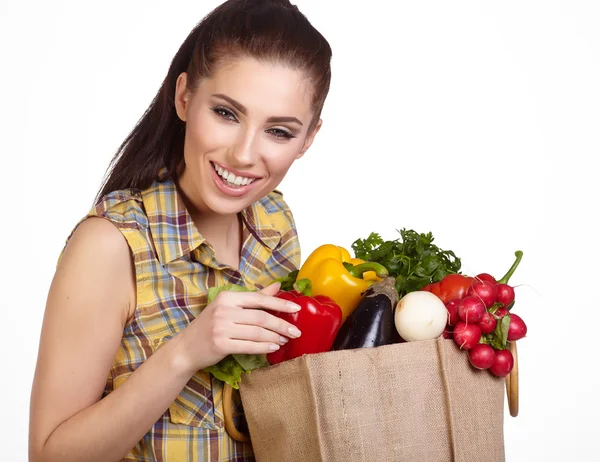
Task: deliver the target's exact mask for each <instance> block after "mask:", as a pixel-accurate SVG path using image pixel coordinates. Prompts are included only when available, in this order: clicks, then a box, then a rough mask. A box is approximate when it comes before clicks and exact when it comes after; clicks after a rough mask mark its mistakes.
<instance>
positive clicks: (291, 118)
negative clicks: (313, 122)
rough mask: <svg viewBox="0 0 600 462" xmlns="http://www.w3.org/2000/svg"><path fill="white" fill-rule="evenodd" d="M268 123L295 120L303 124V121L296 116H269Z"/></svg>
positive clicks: (294, 121)
mask: <svg viewBox="0 0 600 462" xmlns="http://www.w3.org/2000/svg"><path fill="white" fill-rule="evenodd" d="M267 122H268V123H285V122H293V123H297V124H299V125H302V122H300V121H299V120H298V119H297V118H296V117H269V118H268V119H267Z"/></svg>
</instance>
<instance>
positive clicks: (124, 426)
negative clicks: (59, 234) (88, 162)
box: [30, 218, 193, 462]
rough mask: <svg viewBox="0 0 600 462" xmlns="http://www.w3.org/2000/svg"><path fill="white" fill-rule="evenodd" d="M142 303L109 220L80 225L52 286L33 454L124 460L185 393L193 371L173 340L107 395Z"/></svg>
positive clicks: (35, 399) (36, 386)
mask: <svg viewBox="0 0 600 462" xmlns="http://www.w3.org/2000/svg"><path fill="white" fill-rule="evenodd" d="M134 307H135V277H134V269H133V265H132V259H131V254H130V251H129V247H128V245H127V243H126V241H125V239H124V238H123V236H122V235H121V233H120V232H119V231H118V230H117V229H116V228H115V227H114V226H113V225H112V224H111V223H109V222H108V221H106V220H104V219H100V218H91V219H89V220H86V221H85V222H84V223H82V224H81V225H80V226H79V228H78V229H77V230H76V232H75V233H74V235H73V237H72V238H71V240H70V241H69V244H68V245H67V248H66V250H65V253H64V256H63V259H62V260H61V263H60V265H59V267H58V269H57V272H56V275H55V277H54V280H53V282H52V286H51V289H50V293H49V297H48V302H47V307H46V313H45V317H44V323H43V328H42V336H41V340H40V350H39V356H38V363H37V368H36V373H35V379H34V383H33V389H32V396H31V419H30V460H32V461H40V462H41V461H61V462H68V461H71V460H73V461H81V460H86V461H90V462H92V461H103V462H104V461H110V460H120V459H121V458H122V457H123V456H124V455H125V454H126V453H127V452H128V451H129V450H130V449H131V448H133V447H134V446H135V445H136V444H137V443H138V441H139V440H140V439H141V438H142V437H143V436H144V434H145V433H146V432H147V431H148V430H149V429H150V428H151V427H152V425H153V424H154V423H155V422H156V421H157V420H158V419H159V418H160V416H161V415H162V414H163V413H164V412H165V410H166V409H167V408H168V406H169V405H170V404H171V403H172V402H173V401H174V399H175V398H176V396H177V395H178V394H179V393H180V391H181V390H182V388H183V387H184V386H185V384H186V382H187V381H188V380H189V378H190V377H191V375H192V374H193V371H191V370H189V369H187V368H186V364H185V363H184V362H182V361H179V360H178V358H180V357H181V355H180V354H179V350H178V344H180V342H179V339H174V340H173V341H170V342H168V343H167V344H165V346H164V347H163V348H161V349H159V350H158V351H157V352H156V353H155V354H154V355H152V356H151V358H150V359H149V360H148V361H146V363H144V365H142V366H141V367H140V368H139V369H138V370H137V371H136V372H135V373H133V374H132V375H131V377H130V379H128V380H127V381H126V382H125V383H124V384H123V385H122V386H120V387H119V388H118V389H117V390H115V391H114V392H113V393H111V394H109V395H108V396H107V397H106V398H105V399H103V400H101V401H100V398H101V396H102V392H103V390H104V386H105V383H106V378H107V376H108V372H109V370H110V367H111V364H112V361H113V359H114V357H115V354H116V351H117V348H118V346H119V344H120V341H121V335H122V332H123V327H124V325H125V322H126V321H127V319H128V317H129V314H130V313H131V312H132V310H133V309H134Z"/></svg>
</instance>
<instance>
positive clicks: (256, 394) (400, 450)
mask: <svg viewBox="0 0 600 462" xmlns="http://www.w3.org/2000/svg"><path fill="white" fill-rule="evenodd" d="M240 396H241V399H242V403H243V409H244V414H245V418H246V422H247V425H248V429H249V433H250V439H251V442H252V446H253V448H254V453H255V455H256V459H257V460H258V461H259V462H262V461H264V462H267V461H276V462H286V461H302V462H319V461H327V462H329V461H331V462H338V461H339V462H355V461H356V462H360V461H369V462H373V461H386V462H387V461H411V462H422V461H458V462H475V461H477V462H479V461H482V460H485V461H488V462H492V461H504V460H505V455H504V432H503V425H504V423H503V422H504V379H502V378H498V377H495V376H493V375H492V374H491V373H490V372H489V371H480V370H477V369H475V368H473V367H472V366H471V365H470V363H469V359H468V355H467V353H466V352H465V351H463V350H460V349H459V348H458V347H457V345H456V344H455V342H454V341H453V340H447V339H441V338H440V339H436V340H427V341H416V342H406V343H399V344H394V345H386V346H381V347H377V348H362V349H355V350H342V351H332V352H327V353H321V354H313V355H304V356H302V357H299V358H296V359H293V360H289V361H285V362H282V363H280V364H277V365H274V366H270V367H267V368H264V369H258V370H255V371H253V372H252V373H251V374H244V377H243V379H242V382H241V384H240Z"/></svg>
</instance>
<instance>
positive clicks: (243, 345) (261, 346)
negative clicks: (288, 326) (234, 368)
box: [228, 339, 280, 355]
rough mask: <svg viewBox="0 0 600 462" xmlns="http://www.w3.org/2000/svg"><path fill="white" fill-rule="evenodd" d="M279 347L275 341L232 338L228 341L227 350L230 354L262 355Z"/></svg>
mask: <svg viewBox="0 0 600 462" xmlns="http://www.w3.org/2000/svg"><path fill="white" fill-rule="evenodd" d="M279 348H280V346H279V345H278V344H276V343H269V342H253V341H251V340H236V339H232V340H230V341H229V348H228V350H229V351H230V352H231V353H230V354H248V355H262V354H269V353H273V352H274V351H277V350H279Z"/></svg>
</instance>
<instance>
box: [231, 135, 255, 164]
mask: <svg viewBox="0 0 600 462" xmlns="http://www.w3.org/2000/svg"><path fill="white" fill-rule="evenodd" d="M257 154H258V152H257V143H256V136H255V134H254V133H252V132H250V131H249V130H245V131H244V132H243V133H241V134H240V136H239V137H238V139H237V140H236V142H235V144H234V145H233V149H232V150H231V156H232V157H233V160H234V161H235V163H236V164H237V165H239V166H243V167H250V166H253V165H254V164H255V163H256V158H257Z"/></svg>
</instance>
